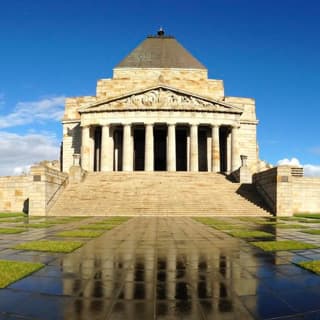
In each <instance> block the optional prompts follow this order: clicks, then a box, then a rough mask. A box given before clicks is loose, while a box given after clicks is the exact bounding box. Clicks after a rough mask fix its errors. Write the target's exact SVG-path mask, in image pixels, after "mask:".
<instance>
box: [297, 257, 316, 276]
mask: <svg viewBox="0 0 320 320" xmlns="http://www.w3.org/2000/svg"><path fill="white" fill-rule="evenodd" d="M297 265H298V266H300V267H302V268H304V269H307V270H310V271H312V272H314V273H316V274H320V260H314V261H302V262H298V263H297Z"/></svg>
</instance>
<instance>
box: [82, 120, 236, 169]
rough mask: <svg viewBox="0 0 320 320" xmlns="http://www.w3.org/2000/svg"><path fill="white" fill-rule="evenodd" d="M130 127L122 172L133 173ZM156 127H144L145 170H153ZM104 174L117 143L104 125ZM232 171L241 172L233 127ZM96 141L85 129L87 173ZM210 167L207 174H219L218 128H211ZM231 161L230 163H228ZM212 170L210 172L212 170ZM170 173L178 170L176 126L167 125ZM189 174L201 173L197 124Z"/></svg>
mask: <svg viewBox="0 0 320 320" xmlns="http://www.w3.org/2000/svg"><path fill="white" fill-rule="evenodd" d="M131 127H132V126H131V124H124V125H123V166H122V167H123V171H133V151H134V150H133V137H132V134H131ZM153 127H154V125H153V124H146V125H145V171H153V170H154V135H153ZM101 138H102V141H101V171H113V147H114V141H113V137H112V135H111V128H110V124H107V125H103V126H102V135H101ZM230 144H231V150H230V151H231V152H230V153H231V158H230V165H229V168H231V171H234V170H236V169H238V167H239V166H238V162H239V148H238V128H237V127H236V126H234V127H232V131H231V143H230ZM93 145H94V141H93V139H92V137H91V136H90V126H84V127H82V148H81V164H82V168H83V169H84V170H88V171H90V168H92V167H93V163H92V162H93V157H92V153H93V149H94V147H93ZM210 147H211V168H209V170H208V171H212V172H219V171H220V143H219V126H218V125H212V127H211V146H210ZM228 161H229V160H228ZM210 169H211V170H210ZM167 171H176V125H175V124H168V132H167ZM190 171H194V172H197V171H199V155H198V125H197V124H191V125H190Z"/></svg>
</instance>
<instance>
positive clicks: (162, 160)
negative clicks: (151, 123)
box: [154, 127, 167, 171]
mask: <svg viewBox="0 0 320 320" xmlns="http://www.w3.org/2000/svg"><path fill="white" fill-rule="evenodd" d="M154 170H155V171H166V170H167V128H165V127H155V128H154Z"/></svg>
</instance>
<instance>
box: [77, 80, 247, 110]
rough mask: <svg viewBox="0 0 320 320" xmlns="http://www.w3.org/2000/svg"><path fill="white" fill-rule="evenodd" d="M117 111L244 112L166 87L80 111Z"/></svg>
mask: <svg viewBox="0 0 320 320" xmlns="http://www.w3.org/2000/svg"><path fill="white" fill-rule="evenodd" d="M117 110H137V111H138V110H142V111H143V110H163V111H166V110H170V111H182V110H186V111H188V110H190V111H208V112H223V113H239V114H241V113H242V112H243V110H242V109H241V108H239V107H235V106H232V105H230V104H228V103H225V102H223V101H217V100H213V99H210V98H207V97H203V96H199V95H197V94H194V93H190V92H186V91H183V90H180V89H176V88H172V87H168V86H164V85H162V86H157V87H152V88H147V89H144V90H139V91H135V92H130V93H127V94H124V95H121V96H118V97H114V98H112V99H107V100H101V101H97V102H95V103H94V104H91V105H87V106H84V107H82V108H80V109H79V110H78V111H79V112H80V113H90V112H103V111H117Z"/></svg>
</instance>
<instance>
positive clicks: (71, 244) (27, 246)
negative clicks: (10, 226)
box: [13, 240, 84, 253]
mask: <svg viewBox="0 0 320 320" xmlns="http://www.w3.org/2000/svg"><path fill="white" fill-rule="evenodd" d="M83 244H84V243H83V242H80V241H54V240H40V241H30V242H25V243H21V244H19V245H17V246H15V247H13V249H17V250H31V251H45V252H62V253H68V252H72V251H74V250H76V249H78V248H80V247H81V246H82V245H83Z"/></svg>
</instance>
